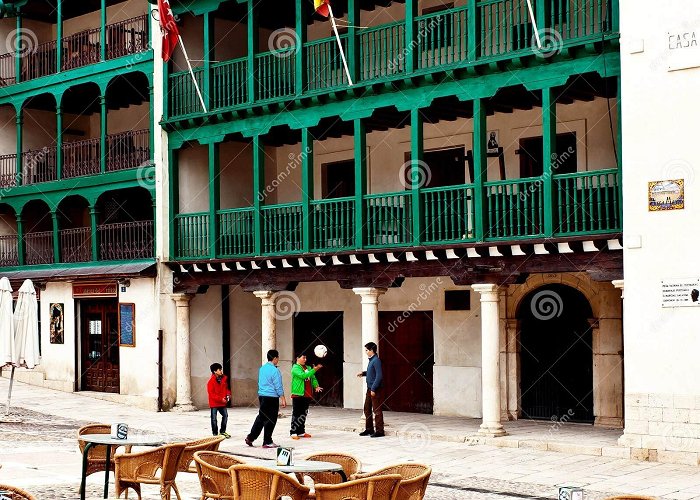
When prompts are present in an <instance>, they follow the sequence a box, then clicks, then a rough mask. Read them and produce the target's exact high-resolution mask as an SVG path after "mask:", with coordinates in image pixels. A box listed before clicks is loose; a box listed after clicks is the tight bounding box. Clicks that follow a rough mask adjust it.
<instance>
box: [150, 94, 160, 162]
mask: <svg viewBox="0 0 700 500" xmlns="http://www.w3.org/2000/svg"><path fill="white" fill-rule="evenodd" d="M154 115H155V102H153V84H152V83H151V84H150V85H149V86H148V116H149V120H148V149H149V154H148V158H149V159H150V160H151V163H152V164H154V165H155V157H156V156H155V149H156V146H155V138H156V132H155V125H154V123H155V116H154ZM158 129H159V130H160V127H159V128H158Z"/></svg>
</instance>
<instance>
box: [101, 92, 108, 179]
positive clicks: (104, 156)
mask: <svg viewBox="0 0 700 500" xmlns="http://www.w3.org/2000/svg"><path fill="white" fill-rule="evenodd" d="M106 171H107V96H104V95H101V96H100V172H101V173H104V172H106Z"/></svg>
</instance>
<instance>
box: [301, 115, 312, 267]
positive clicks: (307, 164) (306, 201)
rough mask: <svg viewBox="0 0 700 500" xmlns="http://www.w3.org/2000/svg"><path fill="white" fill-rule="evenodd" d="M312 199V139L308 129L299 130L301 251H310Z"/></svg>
mask: <svg viewBox="0 0 700 500" xmlns="http://www.w3.org/2000/svg"><path fill="white" fill-rule="evenodd" d="M313 198H314V138H313V136H312V135H311V131H310V130H309V129H308V128H303V129H301V209H302V214H303V219H302V220H303V233H302V235H303V237H302V242H303V247H302V249H303V251H304V253H308V252H309V250H310V249H311V239H312V235H313V229H312V225H313V220H312V219H313V218H312V215H311V200H313Z"/></svg>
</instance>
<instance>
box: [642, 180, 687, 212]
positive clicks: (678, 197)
mask: <svg viewBox="0 0 700 500" xmlns="http://www.w3.org/2000/svg"><path fill="white" fill-rule="evenodd" d="M683 184H684V183H683V179H674V180H668V181H652V182H650V183H649V211H650V212H658V211H662V210H683V208H685V193H684V185H683Z"/></svg>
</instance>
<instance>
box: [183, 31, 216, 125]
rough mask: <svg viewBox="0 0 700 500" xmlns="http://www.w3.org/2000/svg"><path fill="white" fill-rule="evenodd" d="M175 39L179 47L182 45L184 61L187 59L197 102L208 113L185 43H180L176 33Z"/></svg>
mask: <svg viewBox="0 0 700 500" xmlns="http://www.w3.org/2000/svg"><path fill="white" fill-rule="evenodd" d="M177 39H178V40H179V41H180V47H182V53H183V54H184V55H185V61H187V67H188V68H189V69H190V75H191V76H192V82H194V88H195V89H196V90H197V96H199V102H201V103H202V109H203V110H204V112H205V113H208V112H209V111H207V105H206V104H204V98H203V97H202V91H201V90H200V89H199V84H198V83H197V79H196V78H195V77H194V71H192V64H190V58H189V57H188V56H187V49H186V48H185V44H184V43H182V37H181V36H180V35H179V34H178V35H177Z"/></svg>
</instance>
